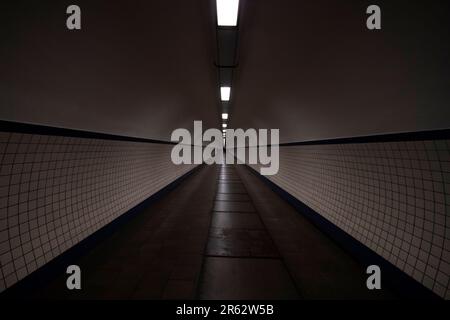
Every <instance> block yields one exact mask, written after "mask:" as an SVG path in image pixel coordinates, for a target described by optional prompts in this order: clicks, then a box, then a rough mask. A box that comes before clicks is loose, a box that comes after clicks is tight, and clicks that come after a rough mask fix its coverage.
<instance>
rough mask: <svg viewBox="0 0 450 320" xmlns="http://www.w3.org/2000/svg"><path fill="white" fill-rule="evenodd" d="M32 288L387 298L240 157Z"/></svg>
mask: <svg viewBox="0 0 450 320" xmlns="http://www.w3.org/2000/svg"><path fill="white" fill-rule="evenodd" d="M76 264H78V265H79V266H80V267H81V270H82V290H72V291H69V290H67V289H66V286H65V282H66V275H65V274H63V275H60V276H57V277H55V278H54V279H53V281H51V282H50V283H48V284H46V285H45V286H43V287H39V288H35V290H34V292H30V294H29V297H32V298H57V299H346V298H353V299H358V298H364V299H378V298H393V297H394V296H393V295H392V294H391V293H390V292H388V291H386V289H383V290H379V291H369V290H368V289H367V288H366V274H365V266H360V265H359V264H358V263H357V262H356V261H355V260H353V259H352V257H350V256H349V255H347V254H346V252H344V251H343V250H342V249H341V248H340V247H338V246H337V245H335V244H334V243H333V242H332V240H330V239H329V238H328V237H326V236H325V235H323V234H322V233H321V232H320V231H319V230H317V229H316V227H314V226H313V225H312V224H311V223H310V222H309V221H308V220H306V219H305V218H304V217H303V216H302V215H301V214H299V213H298V212H297V211H296V210H295V209H293V208H292V207H291V206H290V205H289V204H288V203H286V202H285V201H284V200H282V199H281V198H280V197H278V195H276V194H275V193H274V192H273V191H272V190H271V189H270V188H269V187H268V186H267V185H265V184H264V183H262V182H261V180H259V178H258V177H256V176H255V175H254V174H252V173H251V172H250V171H249V170H248V169H247V168H245V167H244V166H228V165H225V166H204V167H202V168H201V169H200V170H198V171H196V172H195V173H193V174H192V175H191V176H190V177H189V178H187V179H186V180H185V181H183V182H182V183H181V184H180V185H179V186H178V187H177V188H176V189H174V190H173V191H171V192H170V193H169V194H167V195H166V196H165V197H163V198H162V199H160V200H158V201H157V202H155V203H153V204H151V205H150V206H149V207H147V208H146V209H144V210H143V211H142V212H141V213H139V214H138V215H137V216H136V217H134V218H133V219H132V220H131V221H129V222H127V223H126V224H125V225H124V226H122V227H121V228H120V229H119V230H117V231H116V232H115V233H114V234H113V235H112V236H110V237H108V238H106V239H104V240H102V241H101V243H99V244H98V245H97V246H96V247H95V248H94V249H93V250H91V251H90V252H88V253H86V254H85V255H84V256H83V257H82V258H81V259H80V260H79V261H77V262H76Z"/></svg>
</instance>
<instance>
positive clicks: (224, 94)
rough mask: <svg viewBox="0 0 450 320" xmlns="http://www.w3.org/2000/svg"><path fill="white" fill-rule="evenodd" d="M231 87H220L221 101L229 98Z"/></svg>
mask: <svg viewBox="0 0 450 320" xmlns="http://www.w3.org/2000/svg"><path fill="white" fill-rule="evenodd" d="M230 92H231V87H220V99H221V100H222V101H229V100H230Z"/></svg>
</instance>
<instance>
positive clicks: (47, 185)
mask: <svg viewBox="0 0 450 320" xmlns="http://www.w3.org/2000/svg"><path fill="white" fill-rule="evenodd" d="M171 148H172V145H168V144H153V143H145V142H124V141H113V140H102V139H85V138H72V137H62V136H46V135H31V134H19V133H8V132H6V133H5V132H0V292H1V291H3V290H5V288H8V287H10V286H11V285H13V284H14V283H16V282H17V281H18V280H20V279H22V278H23V277H25V276H26V275H28V274H29V273H31V272H33V271H34V270H36V269H37V268H39V267H40V266H42V265H44V264H45V263H47V262H48V261H50V260H52V259H53V258H54V257H56V256H58V255H59V254H60V253H62V252H64V251H65V250H67V249H69V248H70V247H72V246H73V245H75V244H77V243H78V242H80V241H81V240H83V239H84V238H86V237H87V236H89V235H90V234H92V233H93V232H95V231H96V230H98V229H99V228H101V227H103V226H104V225H106V224H107V223H109V222H110V221H112V220H114V219H115V218H117V217H118V216H120V215H121V214H123V213H125V212H126V211H127V210H129V209H131V208H132V207H133V206H135V205H137V204H139V203H140V202H142V201H143V200H145V199H146V198H148V197H149V196H151V195H152V194H154V193H155V192H157V191H158V190H160V189H162V188H163V187H165V186H166V185H168V184H169V183H170V182H172V181H174V180H175V179H176V178H178V177H180V176H181V175H183V174H184V173H186V172H188V171H189V170H191V169H193V167H194V165H180V166H176V165H173V164H172V162H171V159H170V151H171Z"/></svg>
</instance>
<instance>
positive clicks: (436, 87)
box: [230, 0, 450, 142]
mask: <svg viewBox="0 0 450 320" xmlns="http://www.w3.org/2000/svg"><path fill="white" fill-rule="evenodd" d="M394 2H395V4H394ZM376 3H377V4H378V5H379V6H380V7H381V8H382V30H380V31H369V30H367V29H366V25H365V23H366V17H367V15H366V14H365V11H366V8H367V6H368V5H370V4H372V3H371V2H367V1H323V0H315V1H296V0H292V1H288V0H281V1H280V0H267V1H245V2H243V6H241V11H242V12H241V19H240V27H239V29H240V39H239V62H238V63H239V67H238V69H237V72H236V74H237V76H236V79H235V81H234V83H235V91H234V100H233V102H232V111H231V117H230V119H231V127H243V128H248V127H254V128H280V136H281V140H282V141H285V142H286V141H303V140H315V139H324V138H333V137H349V136H360V135H372V134H379V133H385V132H402V131H416V130H427V129H434V128H446V127H450V108H449V106H448V103H449V101H450V90H448V84H449V83H450V73H449V72H448V70H450V68H449V62H448V54H449V52H450V46H449V41H448V30H449V25H448V24H449V23H448V20H447V18H448V12H449V11H448V10H447V8H448V5H447V4H446V3H445V2H443V1H421V4H413V3H412V1H377V2H376Z"/></svg>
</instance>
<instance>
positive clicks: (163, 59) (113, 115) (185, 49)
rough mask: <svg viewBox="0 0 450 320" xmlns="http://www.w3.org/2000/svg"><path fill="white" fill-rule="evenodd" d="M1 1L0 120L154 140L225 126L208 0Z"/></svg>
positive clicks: (210, 8) (210, 7) (211, 12)
mask: <svg viewBox="0 0 450 320" xmlns="http://www.w3.org/2000/svg"><path fill="white" fill-rule="evenodd" d="M69 4H71V3H69V2H66V1H62V2H61V1H59V2H57V1H39V2H31V1H23V2H20V1H9V4H6V3H4V4H3V3H2V5H1V7H2V10H0V19H1V20H0V21H1V26H2V27H1V29H2V30H1V31H0V32H2V37H1V42H2V43H1V48H2V50H0V55H1V56H0V57H1V60H0V61H1V72H0V85H1V87H0V103H1V108H0V119H4V120H14V121H20V122H31V123H37V124H46V125H52V126H58V127H68V128H76V129H83V130H89V131H96V132H107V133H114V134H120V135H127V136H138V137H147V138H153V139H164V140H167V139H170V133H171V132H172V130H174V129H175V128H178V127H186V128H190V127H191V126H192V123H193V120H195V119H201V120H203V121H204V126H205V127H206V126H208V127H219V106H218V104H219V102H218V92H217V73H216V69H215V67H214V54H215V46H214V39H215V38H214V25H213V20H212V19H211V16H212V14H213V11H212V10H213V9H212V6H211V4H210V2H209V1H201V2H196V3H195V5H193V3H192V2H190V1H183V0H175V1H173V0H171V1H76V4H77V5H78V6H80V8H81V15H82V29H81V30H80V31H69V30H67V29H66V17H67V15H66V8H67V6H68V5H69Z"/></svg>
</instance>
